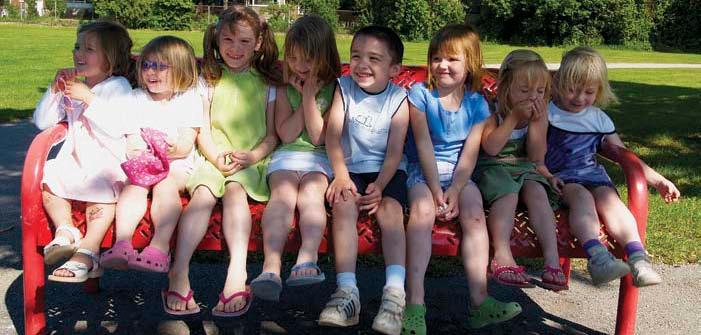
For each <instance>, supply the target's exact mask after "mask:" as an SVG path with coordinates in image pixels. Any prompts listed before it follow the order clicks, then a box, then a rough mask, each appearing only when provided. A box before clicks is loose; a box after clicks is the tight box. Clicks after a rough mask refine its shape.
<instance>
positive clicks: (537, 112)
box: [531, 98, 548, 121]
mask: <svg viewBox="0 0 701 335" xmlns="http://www.w3.org/2000/svg"><path fill="white" fill-rule="evenodd" d="M547 111H548V106H547V105H546V104H545V99H543V98H537V99H535V100H534V101H533V109H532V113H531V114H532V115H531V121H538V120H540V118H542V117H546V115H547Z"/></svg>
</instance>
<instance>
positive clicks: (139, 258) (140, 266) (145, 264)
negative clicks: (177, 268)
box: [129, 246, 170, 272]
mask: <svg viewBox="0 0 701 335" xmlns="http://www.w3.org/2000/svg"><path fill="white" fill-rule="evenodd" d="M129 268H130V269H132V270H139V271H149V272H168V270H169V269H170V255H168V254H166V253H164V252H163V251H160V250H158V248H154V247H152V246H148V247H146V248H144V250H142V251H141V253H139V254H138V255H136V256H134V258H132V259H130V260H129Z"/></svg>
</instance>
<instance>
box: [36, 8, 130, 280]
mask: <svg viewBox="0 0 701 335" xmlns="http://www.w3.org/2000/svg"><path fill="white" fill-rule="evenodd" d="M131 46H132V41H131V38H129V34H128V33H127V31H126V29H125V28H124V27H123V26H121V25H119V24H117V23H113V22H107V21H99V22H93V23H89V24H86V25H83V26H81V27H80V28H79V29H78V37H77V41H76V43H75V48H74V49H73V63H74V66H75V67H73V68H66V69H61V70H59V71H58V72H57V73H56V77H55V79H54V81H53V82H52V83H51V85H50V86H49V89H48V90H47V91H46V93H45V94H44V96H43V97H42V98H41V100H40V101H39V103H38V104H37V107H36V110H35V111H34V116H33V122H34V124H36V126H37V127H38V128H39V129H42V130H43V129H46V128H49V127H51V126H53V125H56V124H57V123H59V122H66V123H67V124H68V132H67V134H66V138H65V140H64V142H63V146H62V147H61V150H60V151H59V153H58V155H57V156H56V158H54V159H51V160H48V161H47V162H46V166H45V167H44V177H43V179H42V196H43V203H44V209H45V210H46V213H47V214H48V216H49V218H50V219H51V222H52V225H53V227H54V228H56V235H55V238H54V239H53V240H52V241H51V242H49V244H48V245H47V246H46V247H45V248H44V260H45V262H46V263H47V264H54V263H57V262H60V261H63V260H66V259H68V258H70V260H69V261H68V262H66V263H65V264H63V265H61V266H60V267H59V268H57V269H56V270H54V271H53V272H52V274H51V275H50V276H49V280H54V281H62V282H83V281H85V280H87V279H88V278H96V277H99V276H100V275H101V272H102V271H101V269H100V268H99V266H98V262H97V256H96V253H97V252H98V250H99V247H100V243H101V242H102V239H103V237H104V235H105V233H106V232H107V229H108V228H109V225H110V224H111V223H112V219H113V218H114V208H115V205H114V204H115V202H116V201H117V195H118V194H119V191H120V190H121V188H122V186H123V184H124V178H125V176H124V173H123V172H122V171H121V169H120V168H119V163H120V161H121V159H122V157H123V156H124V148H125V142H124V137H123V136H114V135H113V134H111V133H109V132H107V131H106V130H105V126H106V125H105V124H104V123H102V122H100V120H101V118H102V114H105V113H110V112H111V111H110V110H109V109H108V108H107V106H108V105H109V102H108V101H109V100H111V99H113V98H115V97H119V96H123V95H127V94H129V92H130V91H131V85H130V84H129V81H128V80H127V79H126V78H125V77H124V76H126V75H127V74H128V72H129V64H130V58H129V57H130V53H131ZM78 77H84V78H85V79H84V80H78ZM70 200H79V201H85V202H86V203H87V206H86V213H85V216H86V220H87V232H86V235H85V237H82V238H81V234H80V231H78V229H77V228H76V227H74V226H73V221H72V218H71V203H70Z"/></svg>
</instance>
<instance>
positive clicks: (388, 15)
mask: <svg viewBox="0 0 701 335" xmlns="http://www.w3.org/2000/svg"><path fill="white" fill-rule="evenodd" d="M376 3H377V7H376V8H375V13H376V16H375V23H376V24H380V25H384V26H387V27H390V28H392V29H394V30H395V31H396V32H397V33H398V34H399V35H401V36H402V37H404V38H405V39H408V40H424V39H427V38H429V37H430V32H429V30H430V22H431V17H430V14H429V9H428V0H397V1H390V0H382V1H376Z"/></svg>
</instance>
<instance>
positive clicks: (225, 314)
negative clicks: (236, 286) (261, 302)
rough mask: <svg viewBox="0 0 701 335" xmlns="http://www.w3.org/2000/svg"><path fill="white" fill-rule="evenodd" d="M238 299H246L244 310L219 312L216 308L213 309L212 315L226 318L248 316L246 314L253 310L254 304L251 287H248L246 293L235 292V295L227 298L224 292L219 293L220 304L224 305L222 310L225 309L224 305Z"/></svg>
mask: <svg viewBox="0 0 701 335" xmlns="http://www.w3.org/2000/svg"><path fill="white" fill-rule="evenodd" d="M236 297H243V298H244V299H246V305H245V306H243V308H241V309H240V310H238V311H235V312H224V311H217V310H215V309H214V308H212V315H214V316H219V317H224V318H226V317H236V316H241V315H244V314H246V312H248V309H249V308H251V304H252V303H253V295H252V294H251V287H250V286H246V290H245V291H239V292H235V293H234V294H232V295H230V296H229V297H225V296H224V292H222V293H219V302H221V303H222V308H223V307H224V305H226V304H227V303H229V301H231V300H233V299H234V298H236ZM215 307H216V306H215Z"/></svg>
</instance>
